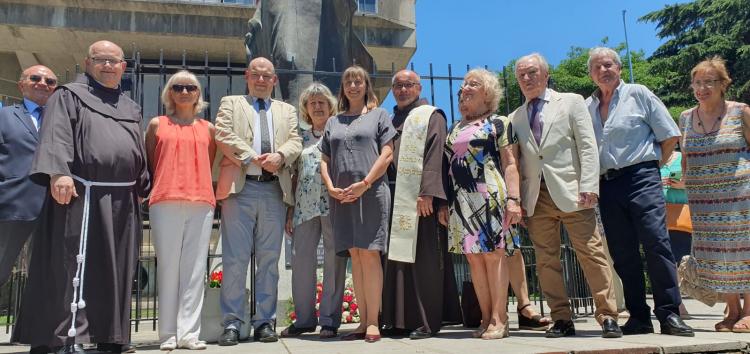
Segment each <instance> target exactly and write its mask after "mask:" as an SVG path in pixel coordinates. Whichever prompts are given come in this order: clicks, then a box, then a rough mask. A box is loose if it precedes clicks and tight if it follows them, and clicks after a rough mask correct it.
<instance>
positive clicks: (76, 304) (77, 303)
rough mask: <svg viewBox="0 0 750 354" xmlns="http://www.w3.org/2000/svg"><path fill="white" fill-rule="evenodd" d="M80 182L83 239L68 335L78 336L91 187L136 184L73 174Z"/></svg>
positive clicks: (74, 282) (82, 302)
mask: <svg viewBox="0 0 750 354" xmlns="http://www.w3.org/2000/svg"><path fill="white" fill-rule="evenodd" d="M73 179H75V180H76V181H78V182H81V183H82V184H83V185H84V187H86V192H85V194H84V196H83V218H82V221H81V239H80V240H79V241H78V255H76V263H77V267H76V275H75V277H73V302H71V303H70V312H71V313H72V314H73V319H72V320H71V322H70V329H69V330H68V337H75V336H76V327H75V326H76V313H77V312H78V310H79V309H83V308H86V301H85V300H84V299H83V280H84V276H85V275H86V244H87V243H88V242H87V241H88V238H89V237H88V236H89V207H90V205H91V187H130V186H133V185H135V181H133V182H93V181H87V180H85V179H83V178H81V177H78V176H75V175H74V176H73Z"/></svg>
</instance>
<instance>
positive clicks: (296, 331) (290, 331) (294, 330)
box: [281, 324, 315, 337]
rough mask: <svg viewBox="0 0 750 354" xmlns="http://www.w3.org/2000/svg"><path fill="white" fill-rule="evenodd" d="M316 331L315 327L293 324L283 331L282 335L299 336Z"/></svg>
mask: <svg viewBox="0 0 750 354" xmlns="http://www.w3.org/2000/svg"><path fill="white" fill-rule="evenodd" d="M312 332H315V327H295V326H294V325H293V324H292V325H289V327H287V328H285V329H284V330H283V331H281V336H282V337H297V336H299V335H300V334H302V333H312Z"/></svg>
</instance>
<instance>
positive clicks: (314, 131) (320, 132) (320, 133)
mask: <svg viewBox="0 0 750 354" xmlns="http://www.w3.org/2000/svg"><path fill="white" fill-rule="evenodd" d="M310 133H311V134H312V136H314V137H316V138H320V137H321V136H323V131H322V130H315V129H313V128H310ZM316 133H317V134H316Z"/></svg>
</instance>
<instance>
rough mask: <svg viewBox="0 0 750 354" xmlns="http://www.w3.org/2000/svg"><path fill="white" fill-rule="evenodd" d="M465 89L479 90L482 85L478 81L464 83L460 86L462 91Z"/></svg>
mask: <svg viewBox="0 0 750 354" xmlns="http://www.w3.org/2000/svg"><path fill="white" fill-rule="evenodd" d="M467 87H471V88H473V89H476V88H480V87H482V83H481V82H479V81H464V83H463V84H461V88H462V89H463V88H467Z"/></svg>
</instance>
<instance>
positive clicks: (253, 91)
mask: <svg viewBox="0 0 750 354" xmlns="http://www.w3.org/2000/svg"><path fill="white" fill-rule="evenodd" d="M245 80H246V81H247V91H248V92H249V93H250V95H251V96H253V97H257V98H262V99H266V98H269V97H271V92H273V87H274V86H275V85H276V81H278V78H277V77H276V69H274V67H273V63H271V61H270V60H268V59H266V58H263V57H258V58H255V59H253V60H251V61H250V64H248V65H247V70H245Z"/></svg>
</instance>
